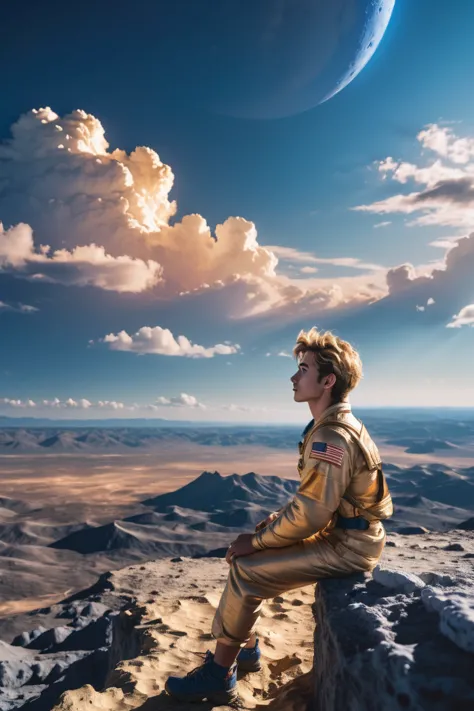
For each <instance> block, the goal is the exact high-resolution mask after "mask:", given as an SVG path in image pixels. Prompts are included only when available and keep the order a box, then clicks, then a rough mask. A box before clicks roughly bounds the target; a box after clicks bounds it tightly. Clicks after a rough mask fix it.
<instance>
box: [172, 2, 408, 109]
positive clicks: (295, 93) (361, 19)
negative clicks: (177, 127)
mask: <svg viewBox="0 0 474 711" xmlns="http://www.w3.org/2000/svg"><path fill="white" fill-rule="evenodd" d="M178 6H181V9H182V10H183V9H184V7H185V6H186V7H187V8H188V10H187V11H188V12H189V11H190V10H189V8H190V7H191V8H192V10H191V13H192V17H188V22H191V24H192V27H193V32H192V36H191V37H190V36H189V34H188V33H186V37H182V41H183V42H186V45H187V47H188V48H189V45H191V47H192V49H193V50H194V51H193V57H194V60H195V61H193V62H192V64H191V65H190V64H189V62H188V63H187V64H186V65H180V60H179V55H180V53H179V51H178V54H177V55H175V58H174V60H173V59H172V60H171V64H174V69H178V70H179V74H180V81H181V82H182V83H181V88H182V90H184V91H185V92H186V93H187V92H191V93H193V92H194V94H195V98H196V99H197V100H199V101H200V102H201V103H202V104H207V105H208V106H209V107H210V108H214V109H215V110H217V111H219V112H222V113H227V114H230V115H235V116H240V117H248V118H278V117H284V116H290V115H292V114H296V113H299V112H302V111H306V110H308V109H311V108H313V107H315V106H317V105H318V104H321V103H323V102H325V101H327V100H328V99H330V98H331V97H333V96H334V95H335V94H337V93H338V92H340V91H341V90H342V89H344V87H346V86H347V85H348V84H349V83H350V82H351V81H352V80H353V79H354V78H355V77H356V76H357V75H358V74H359V73H360V72H361V71H362V69H363V68H364V67H365V66H366V64H367V63H368V62H369V60H370V59H371V57H372V56H373V54H374V53H375V51H376V49H377V47H378V46H379V44H380V42H381V40H382V37H383V36H384V34H385V31H386V29H387V26H388V24H389V22H390V18H391V16H392V12H393V9H394V6H395V0H202V1H201V2H199V1H195V2H194V3H192V4H191V5H190V4H188V3H184V4H181V3H178V4H177V5H176V6H175V8H176V9H177V8H178ZM177 44H178V47H179V39H178V43H177ZM175 48H176V44H175ZM181 56H183V55H181ZM187 56H188V57H189V54H188V55H187Z"/></svg>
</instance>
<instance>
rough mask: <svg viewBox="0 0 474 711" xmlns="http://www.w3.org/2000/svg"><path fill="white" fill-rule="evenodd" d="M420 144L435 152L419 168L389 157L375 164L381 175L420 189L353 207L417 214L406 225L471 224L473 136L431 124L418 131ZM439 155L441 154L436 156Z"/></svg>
mask: <svg viewBox="0 0 474 711" xmlns="http://www.w3.org/2000/svg"><path fill="white" fill-rule="evenodd" d="M417 139H418V141H419V143H420V145H421V147H423V148H425V149H427V150H429V151H432V152H434V153H435V154H437V156H438V157H437V158H436V160H435V161H433V162H432V163H430V164H429V165H427V166H424V167H420V166H418V165H415V164H413V163H407V162H404V161H397V160H394V159H393V158H392V157H388V158H386V159H384V160H382V161H379V162H378V164H377V168H378V171H379V172H380V174H381V176H382V178H383V179H384V180H387V179H389V178H391V179H392V180H393V181H394V182H397V183H400V184H407V183H415V184H419V185H422V186H424V187H423V189H422V190H416V191H411V192H409V193H404V194H401V193H398V194H396V195H392V196H390V197H388V198H385V199H384V200H379V201H376V202H373V203H371V204H368V205H358V206H356V207H354V208H353V209H354V210H356V211H360V212H369V213H374V214H380V215H389V214H396V213H401V214H405V215H412V214H416V213H419V215H418V216H417V217H415V218H414V219H412V220H411V221H408V223H407V224H408V225H409V226H413V225H417V226H427V225H443V226H454V227H461V228H466V227H467V228H472V227H473V226H474V138H470V137H465V138H458V137H457V136H455V134H454V133H453V131H452V129H451V128H448V127H441V126H439V125H437V124H430V125H429V126H427V127H426V129H424V130H422V131H420V132H419V133H418V136H417ZM439 156H441V157H439Z"/></svg>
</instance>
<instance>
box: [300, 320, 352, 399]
mask: <svg viewBox="0 0 474 711" xmlns="http://www.w3.org/2000/svg"><path fill="white" fill-rule="evenodd" d="M307 351H311V352H312V353H314V362H315V363H316V365H317V366H318V369H319V379H318V382H321V379H322V378H324V377H325V376H326V375H329V374H330V373H334V375H335V376H336V382H335V383H334V385H333V387H332V390H331V399H332V402H333V403H337V402H341V401H342V400H345V399H346V398H347V396H348V394H349V393H350V392H351V390H353V389H354V388H355V387H356V385H357V384H358V383H359V382H360V380H361V379H362V361H361V359H360V356H359V354H358V352H357V351H356V350H355V348H353V347H352V346H351V344H350V343H348V342H347V341H343V340H342V338H338V337H337V336H335V335H334V334H333V333H331V331H325V332H324V333H322V332H320V331H318V329H317V328H315V327H314V326H313V328H312V329H311V330H310V331H308V332H306V331H300V332H299V334H298V338H297V339H296V346H295V347H294V348H293V355H294V356H295V357H296V358H297V359H299V358H300V356H303V355H304V354H305V353H306V352H307Z"/></svg>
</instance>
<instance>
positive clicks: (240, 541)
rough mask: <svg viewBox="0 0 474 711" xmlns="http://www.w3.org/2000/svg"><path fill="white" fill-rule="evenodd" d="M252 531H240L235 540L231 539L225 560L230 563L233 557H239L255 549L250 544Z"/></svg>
mask: <svg viewBox="0 0 474 711" xmlns="http://www.w3.org/2000/svg"><path fill="white" fill-rule="evenodd" d="M252 538H253V534H252V533H241V534H240V536H238V537H237V538H236V539H235V541H233V542H232V543H231V544H230V546H229V547H228V549H227V553H226V556H225V559H226V561H227V562H228V564H229V565H230V564H231V563H232V561H233V559H234V558H240V556H242V555H250V554H251V553H256V552H257V551H256V550H255V548H254V547H253V545H252Z"/></svg>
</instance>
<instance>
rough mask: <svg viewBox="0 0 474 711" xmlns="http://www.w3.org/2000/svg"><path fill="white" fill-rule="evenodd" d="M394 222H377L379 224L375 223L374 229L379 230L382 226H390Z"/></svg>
mask: <svg viewBox="0 0 474 711" xmlns="http://www.w3.org/2000/svg"><path fill="white" fill-rule="evenodd" d="M391 224H392V223H391V222H390V221H388V222H387V221H386V222H377V224H375V225H374V230H378V229H379V228H380V227H388V226H389V225H391Z"/></svg>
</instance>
